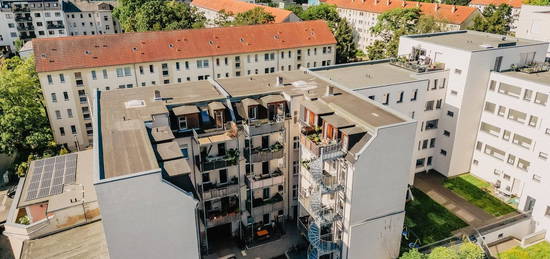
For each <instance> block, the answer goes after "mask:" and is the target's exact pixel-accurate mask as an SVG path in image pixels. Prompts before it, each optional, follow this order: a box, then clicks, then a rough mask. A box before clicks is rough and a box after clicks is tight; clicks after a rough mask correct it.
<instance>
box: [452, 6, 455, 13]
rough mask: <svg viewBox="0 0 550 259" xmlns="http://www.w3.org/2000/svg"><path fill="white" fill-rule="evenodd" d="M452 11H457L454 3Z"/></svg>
mask: <svg viewBox="0 0 550 259" xmlns="http://www.w3.org/2000/svg"><path fill="white" fill-rule="evenodd" d="M451 12H452V13H455V12H456V5H453V7H451Z"/></svg>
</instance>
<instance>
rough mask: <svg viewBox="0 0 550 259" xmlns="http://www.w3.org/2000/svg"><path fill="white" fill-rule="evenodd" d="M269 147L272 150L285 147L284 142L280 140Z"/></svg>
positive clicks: (275, 150) (276, 150)
mask: <svg viewBox="0 0 550 259" xmlns="http://www.w3.org/2000/svg"><path fill="white" fill-rule="evenodd" d="M269 149H270V150H271V152H278V151H280V150H281V149H283V144H281V143H279V141H277V142H275V144H273V145H271V147H269Z"/></svg>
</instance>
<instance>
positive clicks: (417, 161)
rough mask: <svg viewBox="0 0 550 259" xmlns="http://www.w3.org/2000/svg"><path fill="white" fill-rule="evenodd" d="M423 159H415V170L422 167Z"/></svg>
mask: <svg viewBox="0 0 550 259" xmlns="http://www.w3.org/2000/svg"><path fill="white" fill-rule="evenodd" d="M424 161H425V159H424V158H420V159H416V168H419V167H423V166H424Z"/></svg>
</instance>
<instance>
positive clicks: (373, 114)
mask: <svg viewBox="0 0 550 259" xmlns="http://www.w3.org/2000/svg"><path fill="white" fill-rule="evenodd" d="M371 115H372V116H374V117H380V115H378V113H376V112H372V113H371Z"/></svg>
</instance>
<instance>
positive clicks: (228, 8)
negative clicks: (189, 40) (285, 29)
mask: <svg viewBox="0 0 550 259" xmlns="http://www.w3.org/2000/svg"><path fill="white" fill-rule="evenodd" d="M191 6H194V7H196V8H197V9H198V10H199V11H200V12H202V13H203V14H204V16H205V17H206V19H207V20H208V26H209V27H215V26H216V25H215V23H214V21H216V19H218V18H219V16H220V12H221V11H224V12H225V13H226V14H232V15H237V14H239V13H243V12H246V11H249V10H252V9H254V8H257V7H260V8H262V9H264V10H265V11H266V12H268V13H270V14H271V15H273V17H274V21H273V22H274V23H282V22H298V21H301V20H300V18H298V16H296V15H295V14H294V13H293V12H291V11H288V10H285V9H280V8H275V7H269V6H265V5H258V4H255V3H248V2H246V1H240V0H218V1H208V0H193V1H192V2H191Z"/></svg>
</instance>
